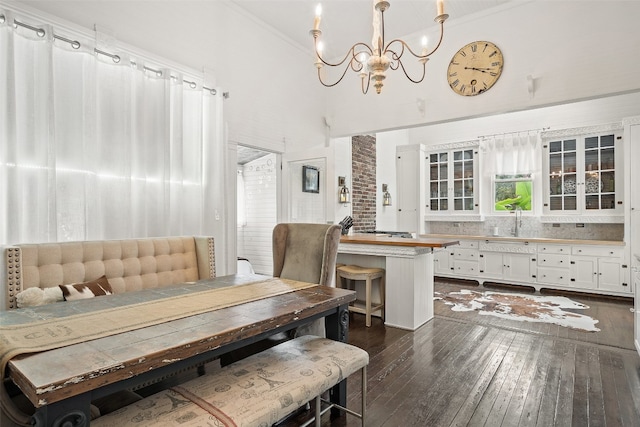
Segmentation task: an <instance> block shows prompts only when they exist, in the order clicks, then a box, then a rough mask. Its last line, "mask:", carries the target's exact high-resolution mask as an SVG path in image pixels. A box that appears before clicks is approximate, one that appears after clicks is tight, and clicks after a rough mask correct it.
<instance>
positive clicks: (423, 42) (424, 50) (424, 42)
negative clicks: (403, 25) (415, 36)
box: [420, 36, 428, 56]
mask: <svg viewBox="0 0 640 427" xmlns="http://www.w3.org/2000/svg"><path fill="white" fill-rule="evenodd" d="M427 41H428V40H427V36H422V39H421V40H420V44H421V45H422V55H423V56H424V55H426V54H427Z"/></svg>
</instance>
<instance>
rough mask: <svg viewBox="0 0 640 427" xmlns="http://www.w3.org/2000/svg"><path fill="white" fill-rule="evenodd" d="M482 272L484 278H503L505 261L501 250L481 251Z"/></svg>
mask: <svg viewBox="0 0 640 427" xmlns="http://www.w3.org/2000/svg"><path fill="white" fill-rule="evenodd" d="M480 274H481V275H482V278H483V279H502V276H503V275H504V262H503V260H502V253H500V252H481V253H480Z"/></svg>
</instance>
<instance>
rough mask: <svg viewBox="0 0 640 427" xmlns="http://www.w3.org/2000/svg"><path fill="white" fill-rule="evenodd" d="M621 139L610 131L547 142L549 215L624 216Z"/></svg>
mask: <svg viewBox="0 0 640 427" xmlns="http://www.w3.org/2000/svg"><path fill="white" fill-rule="evenodd" d="M621 138H622V137H621V136H620V133H619V132H614V131H607V132H602V133H598V134H591V135H576V136H573V137H566V138H558V139H552V140H549V141H548V142H546V143H545V144H544V148H545V183H544V184H545V185H544V189H545V194H546V196H545V199H546V200H545V202H544V212H545V214H547V215H557V214H586V215H599V216H602V215H610V216H613V215H617V216H619V215H622V214H623V209H622V194H623V191H622V182H623V179H622V144H621V143H620V142H621V140H622V139H621ZM586 219H588V217H587V218H586Z"/></svg>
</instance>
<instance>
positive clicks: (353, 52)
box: [313, 37, 373, 67]
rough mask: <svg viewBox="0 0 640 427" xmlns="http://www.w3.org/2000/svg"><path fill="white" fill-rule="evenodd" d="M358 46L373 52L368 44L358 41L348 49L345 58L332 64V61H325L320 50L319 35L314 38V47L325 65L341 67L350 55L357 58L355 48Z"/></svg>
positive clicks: (318, 57) (317, 55) (317, 56)
mask: <svg viewBox="0 0 640 427" xmlns="http://www.w3.org/2000/svg"><path fill="white" fill-rule="evenodd" d="M358 46H362V47H365V48H366V49H367V50H368V51H369V52H371V53H372V52H373V51H372V50H371V48H370V47H369V46H368V45H367V44H365V43H362V42H358V43H356V44H354V45H353V46H351V48H350V49H349V50H348V51H347V53H346V55H345V56H344V58H342V60H341V61H340V62H336V63H335V64H332V63H331V62H327V61H325V59H324V58H323V57H322V55H320V52H318V38H317V37H314V38H313V48H314V50H315V53H316V58H317V59H319V60H320V62H322V63H323V64H324V65H328V66H329V67H339V66H340V65H342V64H344V62H345V61H346V60H347V59H348V58H349V56H351V58H352V59H353V58H355V57H356V54H355V50H356V48H357V47H358ZM358 62H360V61H358Z"/></svg>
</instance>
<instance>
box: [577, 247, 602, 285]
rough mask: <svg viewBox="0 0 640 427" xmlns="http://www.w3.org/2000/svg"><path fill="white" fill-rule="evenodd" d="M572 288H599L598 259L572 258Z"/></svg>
mask: <svg viewBox="0 0 640 427" xmlns="http://www.w3.org/2000/svg"><path fill="white" fill-rule="evenodd" d="M571 286H575V287H577V288H586V289H596V288H597V287H598V258H596V257H592V256H580V255H575V256H572V257H571Z"/></svg>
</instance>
